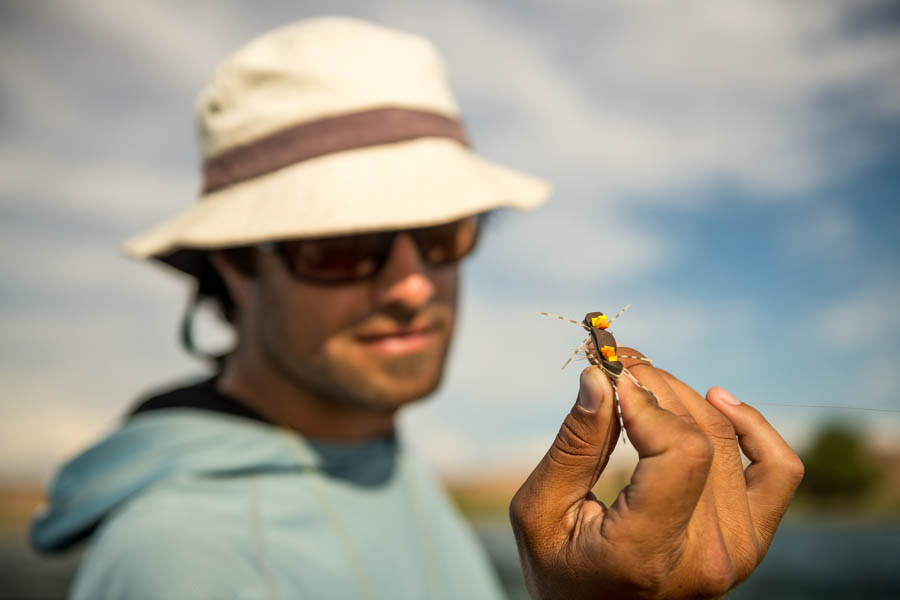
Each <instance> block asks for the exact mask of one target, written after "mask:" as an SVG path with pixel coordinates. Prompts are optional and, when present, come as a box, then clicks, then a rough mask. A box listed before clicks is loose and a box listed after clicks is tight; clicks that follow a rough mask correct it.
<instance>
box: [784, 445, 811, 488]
mask: <svg viewBox="0 0 900 600" xmlns="http://www.w3.org/2000/svg"><path fill="white" fill-rule="evenodd" d="M782 470H783V471H784V473H785V476H786V477H787V478H788V479H789V480H790V482H791V483H792V484H794V486H798V485H800V482H801V481H803V474H804V473H805V472H806V467H804V466H803V461H802V460H800V457H799V456H797V455H796V454H794V453H793V452H791V454H790V455H789V456H788V457H787V458H786V459H785V461H784V465H783V467H782Z"/></svg>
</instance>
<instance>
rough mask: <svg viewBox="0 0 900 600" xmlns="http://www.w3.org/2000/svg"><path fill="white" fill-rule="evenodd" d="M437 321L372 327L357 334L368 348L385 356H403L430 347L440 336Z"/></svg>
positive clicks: (360, 341) (359, 340)
mask: <svg viewBox="0 0 900 600" xmlns="http://www.w3.org/2000/svg"><path fill="white" fill-rule="evenodd" d="M439 331H440V327H439V326H438V324H437V323H429V324H421V325H409V326H382V327H372V328H369V329H367V330H365V331H363V332H362V333H360V334H358V335H357V336H356V340H357V341H358V342H359V343H361V344H362V345H363V346H365V347H366V348H367V349H368V350H370V351H372V352H376V353H378V354H381V355H385V356H402V355H404V354H413V353H416V352H422V351H424V350H426V349H428V347H429V346H431V345H432V344H433V343H434V342H435V341H436V340H437V338H438V332H439Z"/></svg>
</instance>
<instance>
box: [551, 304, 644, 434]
mask: <svg viewBox="0 0 900 600" xmlns="http://www.w3.org/2000/svg"><path fill="white" fill-rule="evenodd" d="M629 308H631V305H630V304H626V305H625V308H623V309H622V310H620V311H619V312H617V313H616V315H615V316H614V317H613V318H612V319H610V318H609V317H608V316H606V315H605V314H603V313H602V312H599V311H597V312H589V313H587V314H586V315H584V319H582V320H581V321H576V320H575V319H569V318H568V317H562V316H560V315H554V314H552V313H548V312H543V311H540V312H538V314H539V315H543V316H545V317H553V318H555V319H559V320H560V321H566V322H568V323H574V324H575V325H578V326H579V327H581V328H583V329H584V330H585V331H587V332H588V334H587V337H585V338H584V341H582V342H581V344H579V346H578V347H577V348H575V351H574V352H572V355H571V356H569V359H568V360H567V361H566V362H565V363H564V364H563V366H562V368H563V369H565V368H566V367H567V366H569V363H570V362H572V359H574V358H575V357H576V356H578V354H579V353H580V352H584V353H585V356H586V357H587V359H588V361H589V362H590V363H591V364H592V365H596V366H597V367H599V368H600V370H601V371H603V373H604V374H605V375H606V376H607V377H608V378H609V380H610V382H611V383H612V385H613V390H614V391H615V392H616V394H615V397H616V410H617V412H618V416H619V426H620V427H621V429H622V439H623V441H624V440H625V425H624V423H623V421H622V405H621V404H619V394H618V391H617V388H616V384H617V382H618V381H619V379H621V378H622V377H623V376H625V377H627V378H628V379H629V380H630V381H631V382H632V383H633V384H634V385H636V386H637V387H639V388H640V389H642V390H644V391H645V392H647V393H648V394H649V395H650V397H651V398H653V400H654V401H656V403H657V404H658V403H659V400H658V399H657V397H656V394H654V393H653V391H652V390H650V388H648V387H647V386H645V385H644V384H642V383H641V382H640V381H638V380H637V377H635V376H634V375H633V374H632V373H631V371H629V370H628V368H627V367H626V366H625V365H624V364H622V361H621V360H620V359H623V358H631V359H636V360H640V361H644V362H646V363H650V364H652V363H653V361H652V360H651V359H649V358H647V357H644V356H631V355H624V354H623V355H620V354H618V351H619V346H618V344H617V343H616V338H615V337H613V334H612V333H611V332H610V331H609V327H610V326H611V325H612V324H613V321H615V320H616V319H618V318H619V317H621V316H622V315H623V314H625V311H626V310H628V309H629Z"/></svg>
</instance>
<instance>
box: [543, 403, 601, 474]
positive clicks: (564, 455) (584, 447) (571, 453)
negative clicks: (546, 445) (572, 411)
mask: <svg viewBox="0 0 900 600" xmlns="http://www.w3.org/2000/svg"><path fill="white" fill-rule="evenodd" d="M584 429H585V427H584V426H583V425H582V424H581V423H580V422H578V420H577V419H575V417H573V416H572V415H569V416H568V417H566V420H565V421H563V424H562V426H561V427H560V428H559V433H558V434H557V435H556V439H554V440H553V446H551V447H550V456H551V458H552V459H553V460H554V461H556V462H559V463H562V464H572V463H573V462H574V463H581V462H583V461H584V459H585V457H591V458H596V448H595V447H594V444H592V443H591V442H590V441H589V440H588V438H587V435H586V432H585V431H584Z"/></svg>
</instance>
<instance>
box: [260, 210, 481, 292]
mask: <svg viewBox="0 0 900 600" xmlns="http://www.w3.org/2000/svg"><path fill="white" fill-rule="evenodd" d="M471 218H474V219H475V220H476V222H475V231H474V235H473V239H472V245H471V246H470V247H469V249H468V250H467V251H466V252H465V253H463V254H462V255H461V256H459V257H457V258H455V259H453V260H448V261H445V262H437V263H435V262H432V261H430V260H429V259H428V257H427V256H426V252H425V251H424V250H425V249H424V248H423V247H422V245H423V243H422V242H421V241H420V238H419V236H417V235H416V233H417V232H420V231H422V230H427V229H432V228H434V227H441V226H443V225H449V224H451V223H457V222H459V223H461V222H463V221H466V220H467V219H471ZM485 221H486V219H485V215H470V216H468V217H463V218H462V219H457V220H456V221H450V223H442V224H440V225H428V226H425V227H411V228H408V229H394V230H389V231H375V232H371V233H361V234H351V235H348V236H336V237H354V236H355V235H360V236H362V235H371V234H372V233H374V234H382V235H385V236H390V240H389V241H388V242H387V244H386V245H385V249H384V250H383V251H382V252H380V253H379V254H378V255H377V256H374V257H373V258H374V259H375V268H374V269H373V270H372V272H371V273H367V274H365V275H362V276H359V277H346V278H342V279H319V278H317V277H315V276H310V275H308V274H305V273H298V272H297V270H296V269H295V267H294V264H293V261H292V259H291V257H290V256H288V252H287V249H286V243H287V242H289V241H314V240H315V239H316V238H310V239H308V240H282V241H275V242H266V243H264V244H260V245H259V246H258V248H260V249H263V250H266V251H268V252H270V253H272V254H274V255H275V256H277V257H278V258H279V260H281V262H282V264H284V267H285V268H286V269H287V271H288V272H289V273H290V274H291V276H292V277H293V278H294V279H296V280H298V281H303V282H306V283H313V284H316V285H324V286H339V285H347V284H351V283H361V282H364V281H371V280H372V279H375V278H376V277H378V274H379V273H381V270H382V269H383V268H384V265H385V264H387V261H388V259H389V258H390V256H391V253H392V252H393V249H394V244H395V243H396V241H397V236H398V235H401V234H404V233H405V234H408V235H409V236H410V238H412V240H413V244H414V245H415V247H416V251H417V252H418V254H419V258H420V259H421V260H422V262H423V263H424V264H425V265H427V266H429V267H444V266H450V265H453V264H456V263H458V262H459V261H461V260H462V259H464V258H465V257H467V256H469V255H470V254H472V252H474V251H475V249H476V248H477V247H478V240H479V238H480V237H481V229H482V227H483V226H484V223H485Z"/></svg>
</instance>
